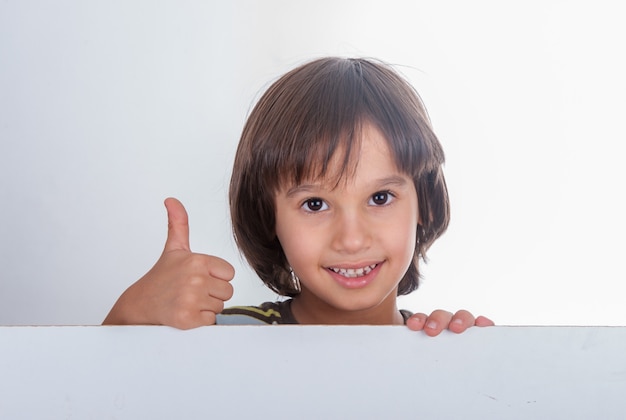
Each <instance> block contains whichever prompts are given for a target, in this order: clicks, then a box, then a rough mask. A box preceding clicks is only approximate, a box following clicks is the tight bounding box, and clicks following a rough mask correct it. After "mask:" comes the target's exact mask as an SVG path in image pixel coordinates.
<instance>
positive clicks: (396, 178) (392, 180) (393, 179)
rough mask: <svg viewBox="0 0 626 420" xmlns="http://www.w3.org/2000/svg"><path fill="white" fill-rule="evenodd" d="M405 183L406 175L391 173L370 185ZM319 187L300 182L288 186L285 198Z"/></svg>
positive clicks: (400, 184) (402, 184)
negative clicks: (290, 186)
mask: <svg viewBox="0 0 626 420" xmlns="http://www.w3.org/2000/svg"><path fill="white" fill-rule="evenodd" d="M407 183H408V180H407V178H406V177H403V176H400V175H391V176H388V177H385V178H381V179H377V180H374V181H373V182H372V185H374V186H375V188H385V187H389V186H394V185H395V186H397V187H403V186H405V185H406V184H407ZM320 189H322V187H321V185H319V184H300V185H296V186H294V187H292V188H289V189H288V190H287V192H286V193H285V195H286V197H287V198H290V197H292V196H294V195H296V194H299V193H303V192H306V193H313V192H316V191H319V190H320Z"/></svg>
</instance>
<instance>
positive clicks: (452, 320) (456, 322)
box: [406, 309, 495, 337]
mask: <svg viewBox="0 0 626 420" xmlns="http://www.w3.org/2000/svg"><path fill="white" fill-rule="evenodd" d="M406 325H407V327H409V329H411V330H413V331H421V330H423V331H424V332H425V333H426V335H429V336H431V337H434V336H436V335H439V333H440V332H441V331H443V330H445V329H448V330H450V331H452V332H455V333H457V334H458V333H462V332H463V331H465V330H466V329H468V328H469V327H474V326H476V327H492V326H494V325H495V324H494V323H493V321H492V320H490V319H489V318H486V317H484V316H479V317H478V318H474V315H472V314H471V313H469V312H468V311H466V310H463V309H462V310H460V311H458V312H457V313H455V314H452V312H448V311H444V310H441V309H438V310H436V311H433V313H432V314H430V316H428V315H426V314H422V313H417V314H415V315H413V316H412V317H411V318H409V319H408V320H407V322H406Z"/></svg>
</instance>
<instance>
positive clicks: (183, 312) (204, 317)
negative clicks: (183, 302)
mask: <svg viewBox="0 0 626 420" xmlns="http://www.w3.org/2000/svg"><path fill="white" fill-rule="evenodd" d="M223 310H224V301H223V300H221V299H216V298H214V297H212V296H205V297H204V298H202V301H201V302H198V304H197V305H194V306H183V307H180V308H178V309H177V310H175V311H174V312H172V313H171V318H170V319H169V320H167V322H163V324H164V325H170V326H172V327H175V328H178V329H181V330H188V329H191V328H196V327H200V326H203V325H213V324H215V314H218V313H220V312H222V311H223Z"/></svg>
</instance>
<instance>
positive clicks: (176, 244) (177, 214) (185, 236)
mask: <svg viewBox="0 0 626 420" xmlns="http://www.w3.org/2000/svg"><path fill="white" fill-rule="evenodd" d="M165 208H166V209H167V241H166V242H165V249H164V252H168V251H176V250H184V251H191V248H190V246H189V218H188V217H187V210H185V207H184V206H183V203H181V202H180V201H178V200H177V199H175V198H172V197H170V198H167V199H165Z"/></svg>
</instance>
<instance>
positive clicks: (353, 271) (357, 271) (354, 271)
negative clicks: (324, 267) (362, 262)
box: [330, 264, 376, 277]
mask: <svg viewBox="0 0 626 420" xmlns="http://www.w3.org/2000/svg"><path fill="white" fill-rule="evenodd" d="M374 268H376V264H372V265H368V266H365V267H361V268H335V267H330V269H331V270H333V271H334V272H335V273H337V274H340V275H342V276H344V277H361V276H364V275H366V274H368V273H369V272H370V271H372V270H373V269H374Z"/></svg>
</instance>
